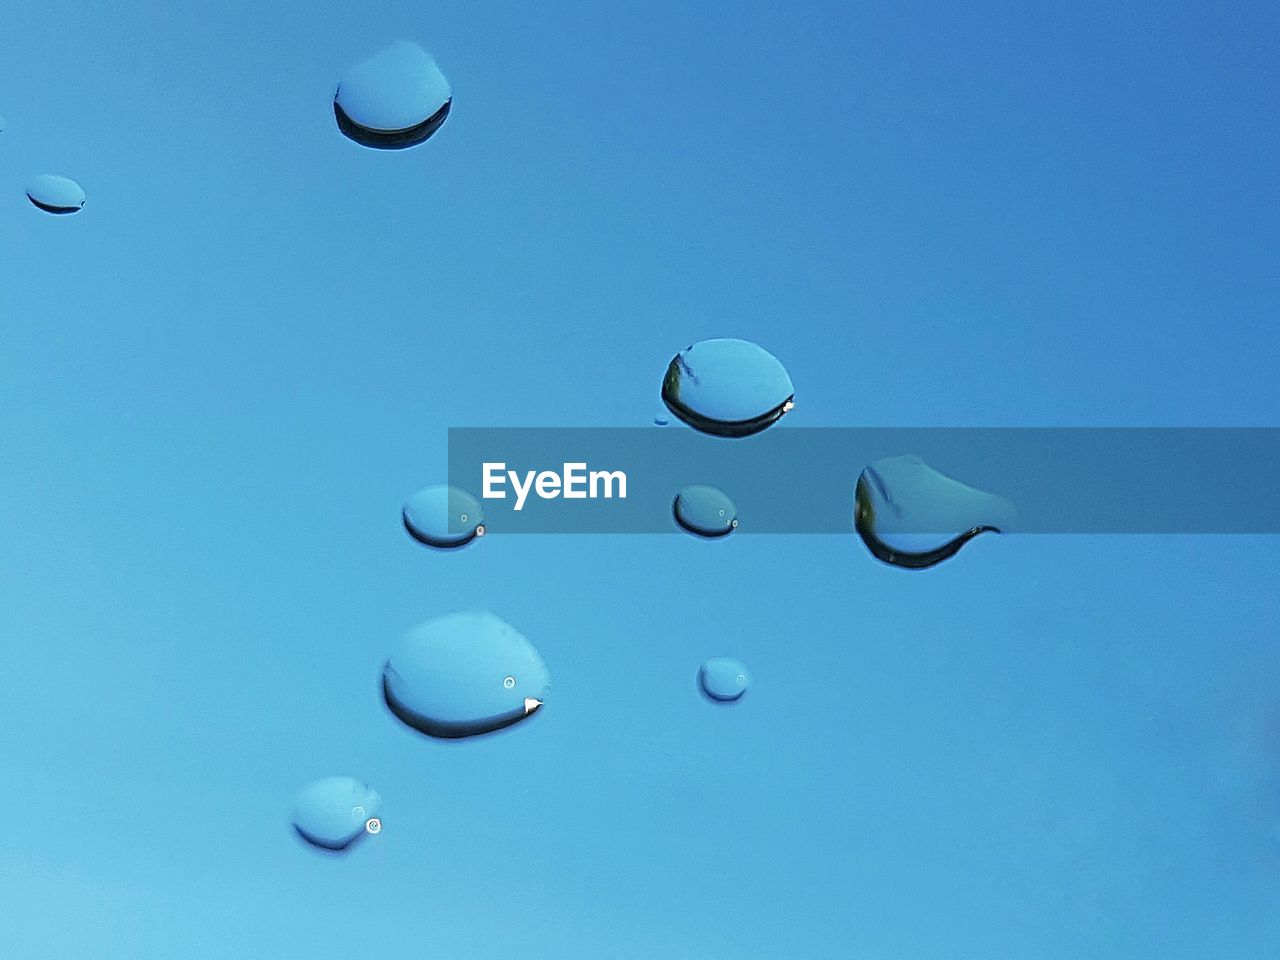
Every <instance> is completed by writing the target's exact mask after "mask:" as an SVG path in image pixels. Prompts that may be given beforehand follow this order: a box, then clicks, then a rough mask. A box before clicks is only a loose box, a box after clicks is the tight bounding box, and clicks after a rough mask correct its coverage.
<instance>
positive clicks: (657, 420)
mask: <svg viewBox="0 0 1280 960" xmlns="http://www.w3.org/2000/svg"><path fill="white" fill-rule="evenodd" d="M653 422H654V425H655V426H659V427H665V426H666V425H667V424H669V423H670V422H671V418H670V417H668V416H667V415H666V414H663V413H659V414H656V415H655V416H654V418H653Z"/></svg>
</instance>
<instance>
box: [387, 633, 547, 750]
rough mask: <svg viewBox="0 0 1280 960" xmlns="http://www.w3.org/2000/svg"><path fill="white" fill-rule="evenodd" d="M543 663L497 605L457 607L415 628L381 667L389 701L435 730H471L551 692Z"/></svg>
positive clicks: (517, 716)
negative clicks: (493, 609)
mask: <svg viewBox="0 0 1280 960" xmlns="http://www.w3.org/2000/svg"><path fill="white" fill-rule="evenodd" d="M550 686H551V679H550V676H549V675H548V673H547V667H546V664H544V663H543V662H542V657H540V656H539V655H538V651H537V650H535V649H534V646H533V644H531V643H530V642H529V641H528V640H527V639H525V637H524V636H523V635H522V634H520V633H519V631H517V630H516V629H515V628H514V627H513V626H511V625H510V624H509V623H507V622H506V621H504V620H502V619H501V618H499V617H496V616H494V615H493V614H492V613H453V614H449V615H447V616H443V617H438V618H437V619H435V620H429V621H427V622H426V623H423V624H419V625H418V626H416V627H414V628H413V629H412V630H410V631H409V632H408V633H407V634H406V635H405V637H404V639H403V640H402V641H401V642H400V645H399V646H398V647H397V648H396V649H395V651H393V652H392V654H391V656H390V658H389V659H388V660H387V662H386V665H385V666H384V667H383V669H382V692H383V696H384V697H385V699H386V702H387V706H388V707H390V708H391V712H392V713H394V714H395V715H396V717H398V718H399V719H400V720H401V721H402V722H403V723H406V724H408V725H409V726H411V727H413V728H414V729H416V730H420V731H422V732H423V733H425V734H428V735H429V736H432V737H448V738H457V737H471V736H475V735H477V734H482V733H489V732H491V731H493V730H500V729H502V728H503V727H507V726H510V725H511V724H513V723H516V722H518V721H520V720H522V719H524V718H525V717H527V716H530V715H531V714H532V713H533V712H534V710H533V709H529V707H528V701H529V700H531V699H532V700H537V701H538V704H539V705H541V704H542V703H543V702H545V701H546V699H547V692H548V690H549V689H550Z"/></svg>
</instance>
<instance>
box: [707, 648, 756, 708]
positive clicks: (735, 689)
mask: <svg viewBox="0 0 1280 960" xmlns="http://www.w3.org/2000/svg"><path fill="white" fill-rule="evenodd" d="M750 684H751V675H750V674H749V673H748V672H747V667H746V665H745V664H744V663H743V662H742V661H741V660H736V659H734V658H733V657H712V658H711V659H710V660H707V661H705V662H704V663H703V664H702V666H701V667H700V668H699V670H698V686H699V687H701V688H702V692H703V693H705V694H706V695H707V696H708V697H710V698H711V699H712V700H714V701H716V702H717V703H732V702H733V701H734V700H737V699H739V698H741V697H742V695H743V694H744V693H746V692H747V687H748V686H749V685H750Z"/></svg>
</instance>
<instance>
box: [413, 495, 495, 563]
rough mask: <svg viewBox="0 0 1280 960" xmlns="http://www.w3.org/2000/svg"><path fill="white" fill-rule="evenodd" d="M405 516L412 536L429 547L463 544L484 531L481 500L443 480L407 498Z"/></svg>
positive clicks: (449, 546)
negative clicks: (444, 482)
mask: <svg viewBox="0 0 1280 960" xmlns="http://www.w3.org/2000/svg"><path fill="white" fill-rule="evenodd" d="M401 517H402V519H403V520H404V528H405V529H406V530H407V531H409V535H410V536H411V537H413V539H415V540H417V541H418V542H419V543H425V544H426V545H427V546H429V547H439V548H441V549H448V548H451V547H460V546H462V545H463V544H465V543H470V542H471V541H472V540H473V539H474V538H475V537H478V536H483V534H484V527H483V526H482V524H483V523H484V510H483V509H482V508H481V506H480V501H479V500H477V499H476V498H475V497H473V496H472V495H471V494H469V493H467V491H465V490H462V489H460V488H458V487H451V486H448V485H447V484H443V483H442V484H437V485H436V486H433V487H426V488H424V489H422V490H419V491H418V492H417V493H415V494H414V495H413V496H411V497H410V498H409V499H408V500H406V501H405V504H404V510H403V511H402V513H401Z"/></svg>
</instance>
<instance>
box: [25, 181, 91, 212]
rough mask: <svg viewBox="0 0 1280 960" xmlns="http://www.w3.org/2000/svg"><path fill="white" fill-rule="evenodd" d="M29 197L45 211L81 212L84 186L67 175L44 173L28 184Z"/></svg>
mask: <svg viewBox="0 0 1280 960" xmlns="http://www.w3.org/2000/svg"><path fill="white" fill-rule="evenodd" d="M27 199H28V200H30V201H31V202H32V203H34V204H35V205H36V206H37V207H39V208H40V209H41V210H43V211H44V212H45V213H79V212H80V209H81V208H82V207H83V206H84V199H85V197H84V188H83V187H81V186H80V184H78V183H76V182H75V181H74V180H71V179H68V178H67V177H59V176H57V175H55V174H52V173H42V174H40V176H38V177H32V178H31V182H30V183H28V184H27Z"/></svg>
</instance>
